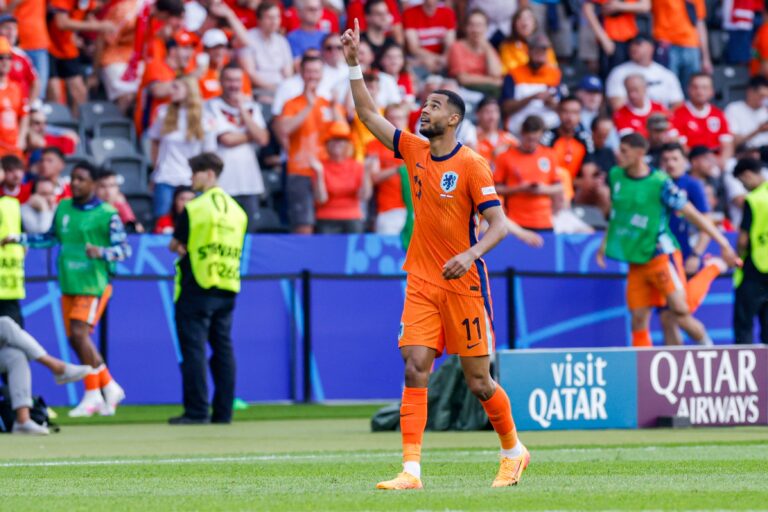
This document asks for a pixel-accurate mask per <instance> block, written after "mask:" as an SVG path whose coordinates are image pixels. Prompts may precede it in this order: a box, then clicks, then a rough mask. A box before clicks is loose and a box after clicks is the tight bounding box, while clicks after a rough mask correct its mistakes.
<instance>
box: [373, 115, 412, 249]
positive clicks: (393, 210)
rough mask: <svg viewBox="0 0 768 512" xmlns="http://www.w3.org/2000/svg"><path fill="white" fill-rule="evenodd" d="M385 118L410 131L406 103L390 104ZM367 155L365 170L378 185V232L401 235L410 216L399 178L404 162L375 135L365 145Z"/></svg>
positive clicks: (398, 127) (395, 125) (375, 184)
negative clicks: (404, 104)
mask: <svg viewBox="0 0 768 512" xmlns="http://www.w3.org/2000/svg"><path fill="white" fill-rule="evenodd" d="M384 117H385V118H386V119H387V121H389V122H390V123H392V125H393V126H394V127H396V128H397V129H398V130H407V127H408V112H407V111H406V108H405V106H403V105H390V106H388V107H387V108H386V109H384ZM365 155H366V157H365V167H366V172H367V173H368V174H370V176H371V180H372V181H373V184H374V186H375V187H376V233H378V234H380V235H399V234H400V232H401V231H402V230H403V227H404V226H405V221H406V219H407V216H408V211H407V209H406V206H405V201H404V200H403V183H402V180H401V179H400V167H401V166H402V165H403V162H402V160H400V159H399V158H395V154H394V153H393V152H392V150H391V149H389V148H387V147H386V146H385V145H384V144H382V142H381V141H380V140H378V139H376V138H374V139H373V140H372V141H371V142H369V143H368V145H367V146H366V148H365Z"/></svg>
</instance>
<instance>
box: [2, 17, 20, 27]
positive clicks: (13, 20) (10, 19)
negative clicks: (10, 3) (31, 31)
mask: <svg viewBox="0 0 768 512" xmlns="http://www.w3.org/2000/svg"><path fill="white" fill-rule="evenodd" d="M18 22H19V20H17V19H16V17H15V16H12V15H10V14H2V15H0V25H2V24H3V23H18Z"/></svg>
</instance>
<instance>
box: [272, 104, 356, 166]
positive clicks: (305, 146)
mask: <svg viewBox="0 0 768 512" xmlns="http://www.w3.org/2000/svg"><path fill="white" fill-rule="evenodd" d="M306 107H307V97H306V96H304V95H303V94H302V95H301V96H296V97H295V98H293V99H292V100H289V101H288V102H287V103H286V104H285V106H284V107H283V114H282V115H283V116H285V117H291V116H295V115H296V114H298V113H299V112H301V111H302V110H304V109H305V108H306ZM332 108H334V107H333V106H331V103H330V102H329V101H328V100H326V99H325V98H322V97H318V98H317V99H316V100H315V104H314V106H313V107H312V112H310V113H309V115H308V116H307V118H306V119H305V120H304V122H303V123H302V125H301V126H300V127H299V128H298V129H297V130H296V131H295V132H293V133H292V134H291V135H290V136H289V137H288V174H297V175H300V176H308V177H310V178H312V177H314V175H315V172H314V171H313V170H312V168H311V167H310V166H309V162H310V160H311V159H312V158H313V157H314V158H317V159H318V160H325V159H326V158H327V151H326V150H325V140H326V135H325V134H326V133H327V132H328V127H329V126H330V124H331V123H332V122H333V119H334V116H333V112H332V110H331V109H332ZM336 108H339V107H336ZM337 116H339V118H341V119H343V118H344V113H343V112H341V110H340V108H339V111H338V112H337Z"/></svg>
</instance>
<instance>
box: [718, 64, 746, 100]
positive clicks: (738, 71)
mask: <svg viewBox="0 0 768 512" xmlns="http://www.w3.org/2000/svg"><path fill="white" fill-rule="evenodd" d="M713 80H714V82H715V98H717V99H720V100H722V99H725V95H726V92H727V91H728V89H729V88H731V87H733V86H735V85H736V86H738V85H741V86H743V85H745V84H746V83H747V81H748V80H749V71H748V70H747V67H746V66H715V73H714V76H713Z"/></svg>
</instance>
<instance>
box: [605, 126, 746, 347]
mask: <svg viewBox="0 0 768 512" xmlns="http://www.w3.org/2000/svg"><path fill="white" fill-rule="evenodd" d="M647 151H648V141H647V140H646V139H645V137H643V136H642V135H640V134H639V133H630V134H628V135H625V136H623V137H622V138H621V144H620V145H619V155H618V162H619V165H618V166H616V167H614V168H613V169H611V170H610V172H609V173H608V186H609V187H610V191H611V215H610V219H609V224H608V230H607V232H606V235H605V238H603V243H602V245H601V246H600V249H599V250H598V252H597V263H598V265H599V266H600V267H603V268H605V257H606V256H608V257H609V258H611V259H613V260H617V261H620V262H624V263H629V273H628V274H627V286H626V294H627V307H628V308H629V311H630V313H631V317H632V345H633V346H635V347H650V346H652V345H653V343H652V341H651V333H650V320H651V313H652V311H653V309H654V308H666V310H667V311H669V313H670V314H671V315H672V321H673V322H674V325H677V326H679V327H680V328H681V329H683V331H685V332H686V333H687V334H688V335H689V336H690V337H691V338H692V339H693V340H695V341H696V342H697V343H699V344H711V343H712V341H711V339H710V338H709V335H708V334H707V331H706V330H705V328H704V325H702V323H701V322H700V321H699V320H697V319H696V318H694V317H693V315H692V309H693V307H694V306H693V304H692V303H691V302H690V301H689V299H690V297H689V296H688V295H689V294H688V289H687V282H686V276H685V271H684V269H683V261H682V255H681V253H680V248H679V246H678V244H677V240H676V239H675V237H674V235H673V234H672V232H671V230H670V228H669V217H670V215H672V214H675V213H677V214H681V215H683V216H684V217H685V218H686V219H687V220H688V221H690V222H691V224H693V225H694V226H696V227H697V228H698V229H699V230H700V231H702V232H705V233H707V234H708V235H709V236H711V237H712V239H713V240H714V241H716V242H717V243H718V245H720V248H721V251H722V258H723V260H724V262H725V263H726V264H727V265H728V266H734V265H738V264H740V263H741V261H740V260H739V259H738V257H737V256H736V253H735V252H734V250H733V248H731V246H730V244H729V243H728V240H727V239H726V238H725V237H724V236H723V235H722V233H720V231H718V229H717V227H715V225H714V224H713V223H712V222H711V221H710V220H709V219H708V218H707V217H705V216H704V215H702V214H701V213H700V212H699V211H698V210H697V209H696V208H695V207H694V206H693V205H692V204H691V203H690V202H689V201H688V197H687V196H686V194H685V192H684V191H682V190H680V189H679V188H678V187H677V186H676V185H675V184H674V182H673V181H672V178H670V177H669V176H668V175H667V174H665V173H663V172H661V171H659V170H655V169H651V168H650V167H649V166H648V164H647V163H646V161H645V156H646V152H647ZM662 153H663V150H662ZM691 282H692V283H693V280H692V281H691Z"/></svg>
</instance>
